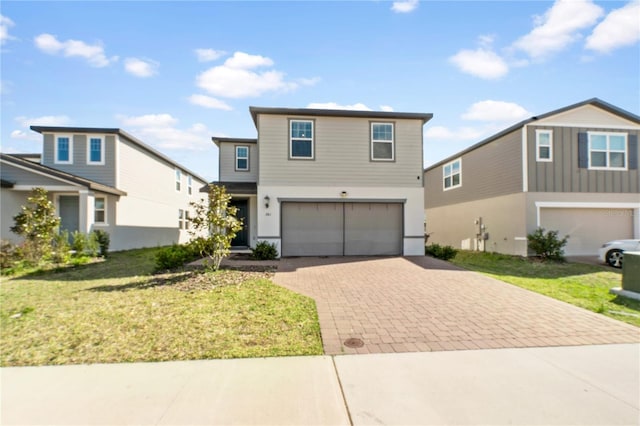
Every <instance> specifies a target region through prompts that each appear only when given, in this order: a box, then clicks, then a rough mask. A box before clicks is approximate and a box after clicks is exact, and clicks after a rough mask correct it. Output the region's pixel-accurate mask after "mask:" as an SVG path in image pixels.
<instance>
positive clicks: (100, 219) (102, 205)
mask: <svg viewBox="0 0 640 426" xmlns="http://www.w3.org/2000/svg"><path fill="white" fill-rule="evenodd" d="M93 206H94V208H93V222H94V223H96V224H101V225H104V224H106V223H107V200H106V198H104V197H96V198H95V199H94V202H93Z"/></svg>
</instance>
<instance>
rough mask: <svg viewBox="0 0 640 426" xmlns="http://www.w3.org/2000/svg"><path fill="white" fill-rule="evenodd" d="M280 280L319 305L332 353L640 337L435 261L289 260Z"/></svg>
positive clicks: (564, 305)
mask: <svg viewBox="0 0 640 426" xmlns="http://www.w3.org/2000/svg"><path fill="white" fill-rule="evenodd" d="M274 281H275V282H276V283H277V284H279V285H281V286H283V287H285V288H288V289H290V290H293V291H295V292H298V293H301V294H304V295H307V296H309V297H311V298H313V299H314V300H315V301H316V305H317V309H318V315H319V320H320V328H321V332H322V340H323V343H324V350H325V353H326V354H343V353H390V352H416V351H443V350H466V349H496V348H520V347H545V346H574V345H589V344H611V343H638V342H640V330H639V329H638V328H636V327H633V326H631V325H628V324H625V323H622V322H619V321H616V320H613V319H611V318H607V317H605V316H603V315H599V314H595V313H593V312H590V311H587V310H585V309H581V308H578V307H575V306H572V305H569V304H567V303H564V302H560V301H557V300H555V299H551V298H549V297H546V296H543V295H540V294H537V293H534V292H531V291H528V290H524V289H521V288H519V287H516V286H513V285H510V284H507V283H504V282H502V281H498V280H496V279H493V278H490V277H486V276H484V275H481V274H478V273H475V272H470V271H466V270H462V269H459V268H457V267H454V266H452V265H451V264H449V263H447V262H443V261H440V260H437V259H432V258H429V257H386V258H380V257H379V258H366V257H329V258H313V257H309V258H284V259H282V260H281V261H280V265H279V267H278V272H277V273H276V275H275V278H274ZM345 343H346V344H345Z"/></svg>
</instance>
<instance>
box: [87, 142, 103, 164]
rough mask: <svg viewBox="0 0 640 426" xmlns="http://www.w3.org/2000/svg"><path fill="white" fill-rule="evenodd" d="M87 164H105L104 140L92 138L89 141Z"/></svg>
mask: <svg viewBox="0 0 640 426" xmlns="http://www.w3.org/2000/svg"><path fill="white" fill-rule="evenodd" d="M87 146H88V147H87V157H88V158H87V163H89V164H104V138H102V137H99V136H90V137H89V138H88V140H87Z"/></svg>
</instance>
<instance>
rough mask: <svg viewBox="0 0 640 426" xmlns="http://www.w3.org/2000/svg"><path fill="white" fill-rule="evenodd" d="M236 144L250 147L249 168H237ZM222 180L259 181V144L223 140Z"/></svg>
mask: <svg viewBox="0 0 640 426" xmlns="http://www.w3.org/2000/svg"><path fill="white" fill-rule="evenodd" d="M236 146H247V147H249V170H247V171H244V170H236ZM219 158H220V181H222V182H257V181H258V145H257V144H256V143H241V142H221V143H220V157H219Z"/></svg>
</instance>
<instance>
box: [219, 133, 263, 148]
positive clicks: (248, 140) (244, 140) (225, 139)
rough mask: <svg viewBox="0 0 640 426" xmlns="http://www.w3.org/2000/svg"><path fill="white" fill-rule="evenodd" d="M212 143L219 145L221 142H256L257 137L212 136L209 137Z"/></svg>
mask: <svg viewBox="0 0 640 426" xmlns="http://www.w3.org/2000/svg"><path fill="white" fill-rule="evenodd" d="M211 140H212V141H213V143H215V144H216V146H217V147H220V144H221V143H223V142H226V143H253V144H255V143H258V139H256V138H222V137H217V136H214V137H212V138H211Z"/></svg>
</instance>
